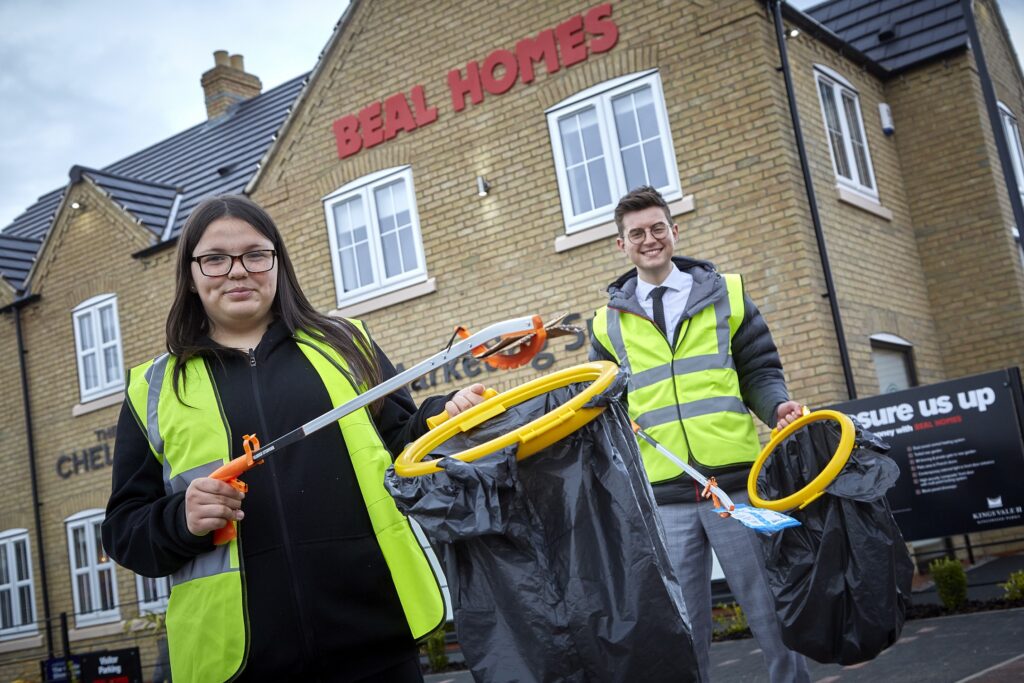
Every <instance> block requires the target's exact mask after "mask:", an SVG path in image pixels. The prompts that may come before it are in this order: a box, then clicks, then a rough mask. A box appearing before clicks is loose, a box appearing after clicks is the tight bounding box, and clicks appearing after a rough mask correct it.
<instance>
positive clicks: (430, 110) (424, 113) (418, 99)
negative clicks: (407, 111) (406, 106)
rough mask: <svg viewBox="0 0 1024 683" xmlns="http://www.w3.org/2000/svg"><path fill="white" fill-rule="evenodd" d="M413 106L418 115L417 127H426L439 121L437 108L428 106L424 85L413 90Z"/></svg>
mask: <svg viewBox="0 0 1024 683" xmlns="http://www.w3.org/2000/svg"><path fill="white" fill-rule="evenodd" d="M412 106H413V111H414V112H415V113H416V125H417V126H425V125H427V124H428V123H433V122H434V121H437V107H428V106H427V96H426V95H425V94H424V92H423V86H422V85H417V86H414V87H413V89H412Z"/></svg>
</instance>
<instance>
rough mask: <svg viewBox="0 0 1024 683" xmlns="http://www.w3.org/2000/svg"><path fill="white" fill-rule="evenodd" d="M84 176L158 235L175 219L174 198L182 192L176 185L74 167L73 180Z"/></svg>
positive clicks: (76, 180) (72, 171)
mask: <svg viewBox="0 0 1024 683" xmlns="http://www.w3.org/2000/svg"><path fill="white" fill-rule="evenodd" d="M82 176H88V178H89V179H90V180H92V181H93V182H94V183H96V186H97V187H99V188H100V189H101V190H102V191H103V192H104V193H105V194H106V195H107V196H108V197H110V199H112V200H113V201H114V202H115V203H116V204H118V205H119V206H120V207H121V208H123V209H125V210H126V211H128V212H129V213H130V214H132V215H133V216H135V219H136V220H138V221H139V223H141V224H142V225H144V226H146V227H147V228H149V229H150V230H151V231H152V232H153V233H154V234H155V236H157V237H160V236H161V235H163V234H164V231H165V230H166V229H167V224H168V223H169V222H171V221H172V220H173V219H174V218H175V214H176V211H175V208H176V207H175V200H176V199H177V198H178V196H179V195H180V194H182V193H181V190H180V189H179V188H177V187H175V186H173V185H164V184H162V183H150V182H146V181H144V180H136V179H135V178H129V177H128V176H122V175H117V174H115V173H105V172H104V171H97V170H95V169H91V168H84V167H82V166H75V167H73V168H72V169H71V182H72V183H76V182H78V180H79V178H81V177H82Z"/></svg>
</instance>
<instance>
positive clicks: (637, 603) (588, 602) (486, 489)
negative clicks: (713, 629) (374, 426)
mask: <svg viewBox="0 0 1024 683" xmlns="http://www.w3.org/2000/svg"><path fill="white" fill-rule="evenodd" d="M617 372H618V371H617V368H616V366H615V365H614V364H613V363H608V362H596V363H585V364H583V365H580V366H576V367H574V368H569V369H568V370H563V371H560V372H556V373H553V374H551V375H548V376H545V377H541V378H540V379H538V380H534V381H532V382H529V383H527V384H525V385H523V386H521V387H518V388H517V389H513V390H511V391H508V392H505V393H502V394H498V395H496V396H493V397H492V398H489V399H488V400H486V401H485V402H484V403H482V404H480V405H478V406H475V407H474V408H472V409H470V410H468V411H466V412H465V413H462V414H460V415H458V416H456V417H455V418H452V419H448V420H445V421H443V422H441V423H440V424H439V425H438V426H437V427H436V428H434V429H433V430H432V431H431V432H429V433H428V434H426V435H425V436H423V437H422V438H421V439H420V440H418V441H417V442H416V443H414V444H412V445H410V446H409V447H408V448H407V449H406V451H405V452H404V453H403V455H402V456H401V457H399V459H398V461H397V462H396V464H395V466H394V468H393V469H392V470H391V471H389V472H388V474H387V477H386V481H385V484H386V486H387V488H388V490H389V491H390V492H391V494H392V496H393V497H394V498H395V501H396V503H397V504H398V507H399V509H400V510H401V511H402V512H404V513H406V514H408V515H409V516H410V517H412V518H413V519H415V520H416V521H417V522H418V523H419V524H420V526H421V527H422V528H423V530H424V532H425V533H426V534H427V536H428V537H429V538H430V540H431V541H432V542H433V544H434V546H435V548H436V549H437V550H438V555H439V557H440V558H441V561H442V563H443V565H444V569H445V575H446V576H447V578H448V587H449V590H450V591H451V598H452V606H453V609H454V611H455V624H456V628H457V630H458V637H459V644H460V646H461V648H462V653H463V655H464V656H465V658H466V663H467V664H468V665H469V667H470V669H471V671H472V673H473V676H474V678H475V679H476V680H487V681H490V680H517V681H550V680H601V681H622V682H623V683H625V682H627V681H666V682H668V681H693V680H697V666H696V659H695V657H694V655H693V647H692V644H691V640H690V633H689V629H688V628H687V626H686V622H685V619H684V617H683V614H684V613H685V611H684V607H683V602H682V593H681V591H680V589H679V585H678V584H677V583H676V580H675V578H674V576H673V574H672V571H671V569H670V565H669V561H668V555H667V552H666V550H665V543H664V533H663V531H662V530H661V526H660V523H659V521H658V516H657V510H656V505H655V502H654V497H653V495H652V493H651V489H650V485H649V484H648V483H647V478H646V475H645V473H644V469H643V464H642V461H641V458H640V452H639V449H638V447H637V442H636V439H635V437H634V436H633V433H632V430H631V427H630V423H629V418H628V416H627V415H626V412H625V409H624V407H623V406H622V404H621V403H620V402H618V401H617V400H616V398H617V397H619V396H620V395H621V393H622V391H623V389H624V386H625V382H624V378H623V377H622V376H621V375H618V374H617ZM427 458H431V459H429V460H428V459H427ZM403 474H405V475H408V476H402V475H403Z"/></svg>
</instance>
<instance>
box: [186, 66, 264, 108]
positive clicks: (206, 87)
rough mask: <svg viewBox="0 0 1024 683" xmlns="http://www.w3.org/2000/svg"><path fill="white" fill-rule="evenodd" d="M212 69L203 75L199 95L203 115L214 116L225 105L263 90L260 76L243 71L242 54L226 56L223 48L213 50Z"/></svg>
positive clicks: (228, 105) (227, 106) (226, 106)
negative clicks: (204, 108) (201, 88)
mask: <svg viewBox="0 0 1024 683" xmlns="http://www.w3.org/2000/svg"><path fill="white" fill-rule="evenodd" d="M213 61H214V65H213V68H212V69H210V70H209V71H207V72H206V73H204V74H203V78H202V80H201V81H200V82H201V83H202V84H203V95H204V96H205V98H206V116H207V118H208V119H215V118H217V117H218V116H220V115H221V114H223V113H224V112H226V111H227V110H228V108H229V107H230V106H231V105H233V104H235V103H237V102H241V101H243V100H247V99H249V98H250V97H255V96H256V95H259V94H260V91H261V90H263V84H262V83H260V79H258V78H256V76H253V75H252V74H247V73H245V67H244V66H243V64H242V55H231V56H230V57H229V56H228V53H227V50H217V51H216V52H214V53H213Z"/></svg>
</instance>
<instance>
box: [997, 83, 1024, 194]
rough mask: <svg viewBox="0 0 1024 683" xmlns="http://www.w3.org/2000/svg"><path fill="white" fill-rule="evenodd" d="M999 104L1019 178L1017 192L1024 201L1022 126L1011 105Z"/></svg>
mask: <svg viewBox="0 0 1024 683" xmlns="http://www.w3.org/2000/svg"><path fill="white" fill-rule="evenodd" d="M997 105H998V106H999V120H1000V121H1001V122H1002V124H1003V133H1004V135H1005V136H1006V146H1007V148H1008V150H1009V152H1010V164H1011V165H1012V166H1013V177H1014V178H1015V179H1016V180H1017V193H1018V194H1019V195H1020V198H1021V201H1022V202H1024V149H1022V147H1021V139H1020V127H1019V126H1018V125H1017V117H1016V116H1014V115H1013V112H1012V111H1010V108H1009V107H1007V106H1006V105H1005V104H1003V103H1002V102H998V103H997Z"/></svg>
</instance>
